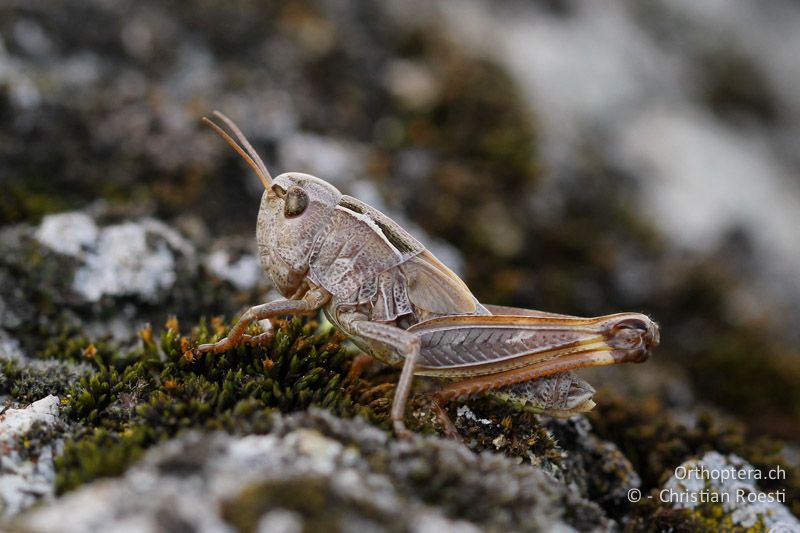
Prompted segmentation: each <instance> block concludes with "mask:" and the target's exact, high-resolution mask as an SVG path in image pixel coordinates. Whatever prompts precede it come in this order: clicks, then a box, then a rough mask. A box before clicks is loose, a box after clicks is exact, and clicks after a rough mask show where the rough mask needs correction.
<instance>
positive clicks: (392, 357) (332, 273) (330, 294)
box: [196, 112, 659, 437]
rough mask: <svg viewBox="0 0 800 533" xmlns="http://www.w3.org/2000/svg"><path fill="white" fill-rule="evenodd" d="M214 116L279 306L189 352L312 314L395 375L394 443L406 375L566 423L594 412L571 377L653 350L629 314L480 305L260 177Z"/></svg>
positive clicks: (444, 279) (305, 178) (351, 210)
mask: <svg viewBox="0 0 800 533" xmlns="http://www.w3.org/2000/svg"><path fill="white" fill-rule="evenodd" d="M214 115H215V116H216V117H218V118H219V119H220V120H222V122H224V123H225V124H226V125H227V126H228V127H229V128H230V130H231V131H232V132H233V134H234V135H235V136H236V138H237V139H238V140H239V143H237V142H236V141H234V140H233V138H232V137H231V136H230V135H228V133H226V132H225V131H224V130H223V129H222V128H221V127H220V126H218V125H217V124H216V123H214V122H212V121H211V120H209V119H208V118H204V119H203V120H204V121H205V122H206V123H208V124H209V125H210V126H211V127H212V128H213V129H214V130H215V131H216V132H217V133H218V134H219V135H220V136H222V137H223V138H224V139H225V140H226V141H227V142H228V144H230V145H231V147H233V149H234V150H236V152H237V153H238V154H239V155H240V156H241V157H242V158H243V159H244V160H245V161H246V162H247V164H248V165H250V167H251V168H252V169H253V170H254V171H255V172H256V174H257V175H258V177H259V178H260V179H261V182H262V183H263V184H264V188H265V189H266V191H265V192H264V195H263V196H262V198H261V207H260V210H259V213H258V225H257V232H256V238H257V241H258V252H259V256H260V259H261V264H262V266H263V267H264V270H265V271H266V272H267V274H268V275H269V277H270V278H271V279H272V282H273V283H274V284H275V287H276V288H277V289H278V291H280V293H281V294H282V295H283V296H284V297H285V298H283V299H280V300H276V301H273V302H269V303H266V304H263V305H257V306H255V307H251V308H250V309H248V310H247V311H246V312H245V313H244V315H242V317H241V319H240V320H239V322H237V323H236V325H235V326H234V327H233V328H232V329H231V331H230V332H229V333H228V336H227V337H225V338H224V339H222V340H220V341H219V342H216V343H214V344H203V345H200V346H198V347H197V348H196V350H197V351H198V352H213V353H219V352H224V351H226V350H229V349H230V348H232V347H234V346H236V345H237V344H239V343H242V342H252V343H256V342H260V341H262V340H266V339H268V338H269V335H270V333H264V334H261V335H258V336H255V337H253V336H249V335H246V334H245V331H246V330H247V328H248V326H249V325H250V324H251V323H252V322H253V321H256V320H263V319H267V318H271V317H275V316H278V315H286V314H295V313H309V312H313V311H316V310H319V309H322V311H323V312H324V313H325V316H326V317H327V318H328V320H330V321H331V322H332V323H333V324H334V325H335V326H336V327H337V328H338V329H340V330H341V331H342V332H344V333H345V334H346V335H347V336H348V337H349V338H350V339H352V341H353V342H354V343H355V344H356V345H357V346H359V347H360V348H361V349H363V350H364V351H365V352H367V353H368V354H369V355H371V356H373V357H375V358H376V359H379V360H381V361H383V362H385V363H388V364H390V365H396V366H402V371H401V373H400V379H399V381H398V384H397V389H396V391H395V395H394V400H393V403H392V409H391V418H392V423H393V425H394V430H395V433H396V434H397V435H398V436H403V437H405V436H408V431H407V430H406V428H405V425H404V423H403V416H404V412H405V405H406V400H407V399H408V394H409V391H410V390H411V384H412V379H413V376H414V375H421V376H433V377H437V378H440V379H442V380H443V381H444V384H443V385H442V386H441V388H439V389H438V390H437V391H436V392H435V393H434V397H435V398H436V400H437V402H441V401H446V400H449V399H453V398H461V397H466V396H471V395H475V394H481V393H491V394H494V395H496V396H498V397H500V398H504V399H506V400H511V401H514V402H517V403H520V404H523V405H527V406H529V407H531V408H533V409H534V410H538V411H540V412H543V413H547V414H551V415H555V416H569V415H571V414H575V413H579V412H583V411H588V410H589V409H591V408H592V407H593V406H594V402H593V401H592V400H591V398H592V395H593V393H594V389H593V388H592V387H591V385H589V384H588V383H586V382H585V381H584V380H582V379H581V378H579V377H577V376H576V375H574V374H573V373H572V372H571V370H574V369H577V368H583V367H588V366H600V365H610V364H615V363H626V362H636V363H640V362H643V361H645V360H646V359H647V358H648V356H649V354H650V351H651V350H652V349H653V348H655V347H656V346H657V345H658V335H659V333H658V326H656V324H655V323H654V322H653V321H652V320H650V318H648V317H647V316H645V315H642V314H638V313H617V314H613V315H607V316H600V317H596V318H580V317H575V316H568V315H557V314H552V313H544V312H541V311H533V310H528V309H519V308H512V307H500V306H492V305H484V304H481V303H480V302H479V301H478V300H477V299H476V298H475V297H474V296H473V295H472V293H471V292H470V290H469V289H468V288H467V286H466V284H465V283H464V282H463V281H462V280H461V279H460V278H459V277H458V276H457V275H456V274H454V273H453V272H452V271H451V270H450V269H449V268H447V267H446V266H445V265H443V264H442V263H441V262H440V261H439V260H438V259H436V257H434V256H433V254H431V253H430V252H429V251H428V250H426V249H425V247H424V246H423V245H422V244H420V242H419V241H417V240H416V239H415V238H414V237H412V236H411V235H409V233H408V232H406V231H405V230H404V229H403V228H401V227H400V226H399V225H398V224H397V223H395V222H394V221H392V220H391V219H390V218H389V217H387V216H386V215H384V214H383V213H381V212H379V211H378V210H377V209H374V208H372V207H370V206H369V205H367V204H365V203H364V202H361V201H359V200H357V199H356V198H352V197H350V196H346V195H343V194H342V193H340V192H339V191H338V190H337V189H336V188H335V187H334V186H333V185H331V184H329V183H328V182H326V181H324V180H322V179H320V178H317V177H314V176H310V175H308V174H300V173H297V172H287V173H285V174H281V175H280V176H277V177H275V178H272V177H271V176H270V174H269V172H268V171H267V167H266V166H265V165H264V163H263V162H262V160H261V158H259V156H258V154H256V152H255V150H254V149H253V147H252V146H251V145H250V143H249V142H248V141H247V139H246V138H245V136H244V135H243V134H242V132H241V131H240V130H239V128H237V127H236V125H235V124H234V123H233V122H232V121H231V120H230V119H229V118H228V117H226V116H225V115H223V114H222V113H219V112H214ZM440 411H441V410H440ZM442 413H443V412H442ZM449 427H450V428H452V426H449Z"/></svg>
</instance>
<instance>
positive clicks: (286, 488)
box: [222, 475, 405, 533]
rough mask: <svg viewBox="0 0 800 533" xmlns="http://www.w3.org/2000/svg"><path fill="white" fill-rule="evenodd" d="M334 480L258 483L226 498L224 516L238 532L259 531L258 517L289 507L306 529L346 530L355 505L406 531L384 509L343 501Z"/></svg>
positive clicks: (386, 525) (386, 524) (389, 528)
mask: <svg viewBox="0 0 800 533" xmlns="http://www.w3.org/2000/svg"><path fill="white" fill-rule="evenodd" d="M334 483H335V480H332V479H330V478H326V477H322V476H317V475H307V476H302V477H297V478H290V479H286V480H271V481H269V482H267V483H256V484H253V485H251V486H249V487H245V488H244V490H242V491H241V492H240V493H239V494H238V495H236V496H234V497H232V498H230V499H229V500H227V501H225V502H224V503H223V505H222V516H223V518H225V520H227V521H228V522H229V523H231V524H232V525H233V526H234V527H235V528H236V529H237V530H238V531H242V532H245V533H250V532H255V531H258V523H259V520H260V519H261V517H262V516H263V515H264V514H265V513H266V512H267V511H270V510H273V509H286V510H288V511H294V512H297V513H300V514H301V515H302V517H303V524H304V528H305V530H306V531H343V530H344V527H345V525H346V524H345V522H344V520H343V519H344V518H345V517H346V516H347V515H348V513H352V511H351V510H350V508H351V507H352V506H354V505H355V506H356V507H357V508H358V510H359V512H360V514H361V515H362V516H364V515H365V516H367V517H369V518H370V519H372V520H374V521H376V522H377V523H378V524H381V525H382V526H383V527H384V528H386V531H403V530H405V528H404V527H402V526H401V525H400V524H399V523H396V522H395V523H394V524H392V523H391V522H390V521H388V520H387V518H388V517H387V515H386V512H385V510H379V509H377V508H375V509H370V508H369V505H368V504H365V502H363V501H362V502H353V501H342V497H341V496H340V495H339V494H337V492H336V490H335V489H334V488H333V487H332V484H334Z"/></svg>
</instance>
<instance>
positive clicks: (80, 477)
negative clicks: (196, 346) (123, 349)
mask: <svg viewBox="0 0 800 533" xmlns="http://www.w3.org/2000/svg"><path fill="white" fill-rule="evenodd" d="M168 326H169V327H168V328H167V329H166V330H165V331H164V332H163V333H162V334H161V336H160V338H159V339H158V342H156V340H155V338H154V337H153V334H152V331H151V330H150V329H149V328H145V329H143V330H142V332H141V337H142V342H141V347H140V348H138V349H137V350H135V351H134V352H133V353H131V354H127V355H122V354H116V355H108V356H103V357H96V358H95V363H96V365H97V366H98V370H97V371H96V372H94V373H92V374H91V375H88V376H84V377H83V378H81V380H80V382H79V383H78V384H77V386H75V387H74V388H73V389H72V390H70V391H69V393H68V394H67V396H66V399H65V405H66V413H67V416H68V418H69V419H71V420H73V421H75V422H77V423H79V424H80V425H81V426H82V427H83V428H84V429H82V430H79V431H78V432H77V434H76V435H74V436H73V437H72V438H71V439H70V440H69V441H68V442H67V443H66V446H65V450H64V454H63V455H62V456H61V457H60V458H59V459H58V460H57V472H58V477H57V488H58V490H59V491H60V492H63V491H65V490H69V489H72V488H74V487H76V486H78V485H80V484H81V483H83V482H86V481H89V480H91V479H94V478H96V477H100V476H106V475H116V474H119V473H120V472H122V471H123V470H124V469H125V467H126V466H127V465H128V464H130V462H131V461H133V460H135V459H136V458H138V457H139V456H140V454H141V452H142V450H143V449H145V448H147V447H149V446H151V445H153V444H155V443H156V442H159V441H160V440H162V439H165V438H168V437H170V436H173V435H175V434H176V433H177V432H179V431H181V430H183V429H188V428H202V429H208V430H211V429H225V430H228V431H233V432H237V433H252V432H266V431H267V430H268V429H269V416H268V415H269V413H270V412H271V410H273V409H277V410H280V411H283V412H290V411H296V410H302V409H305V408H307V407H308V406H311V405H316V406H320V407H325V408H327V409H330V410H331V411H332V412H334V413H336V414H337V415H339V416H354V415H362V416H364V417H365V418H367V419H368V420H371V421H373V422H374V423H378V424H383V423H385V418H386V409H385V408H384V405H385V402H378V403H375V402H374V398H373V401H371V402H369V404H363V403H358V402H357V399H359V398H362V397H365V398H368V397H370V396H371V395H370V394H369V389H370V385H369V384H368V383H367V382H362V381H361V380H359V379H358V378H350V377H348V370H349V366H350V362H351V357H350V355H349V354H348V352H347V351H346V350H345V349H344V348H342V346H341V344H340V342H341V340H342V339H341V337H340V336H339V334H337V333H335V332H333V331H332V330H320V329H319V327H318V325H317V323H316V322H314V321H306V322H302V321H300V320H299V319H293V320H289V321H285V322H280V324H279V326H278V327H277V329H276V333H275V339H274V341H273V342H272V343H270V344H268V345H265V346H256V347H253V346H240V347H238V348H236V349H234V350H231V351H229V352H226V353H223V354H218V355H213V354H201V355H199V356H195V357H192V356H187V355H185V354H186V352H187V350H188V349H189V348H190V346H191V345H192V344H193V343H194V342H197V343H202V342H206V341H212V340H214V339H218V338H220V337H221V336H222V335H223V332H225V331H227V328H226V326H225V324H223V323H222V322H221V321H218V320H216V321H213V322H212V324H211V325H209V324H207V323H205V322H203V323H201V324H200V325H199V326H198V327H197V328H195V339H194V340H193V341H190V340H189V339H188V338H187V337H184V336H182V335H181V334H180V333H179V331H178V326H177V321H175V320H171V321H170V322H169V323H168ZM384 392H385V391H384ZM382 394H383V392H380V393H379V394H378V395H379V396H382ZM376 407H377V408H376ZM90 427H91V428H94V429H87V428H90Z"/></svg>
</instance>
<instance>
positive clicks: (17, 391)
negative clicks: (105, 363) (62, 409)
mask: <svg viewBox="0 0 800 533" xmlns="http://www.w3.org/2000/svg"><path fill="white" fill-rule="evenodd" d="M86 371H88V370H87V369H84V368H82V367H76V366H75V365H70V364H66V363H61V362H58V361H39V362H30V363H28V362H26V363H23V362H15V361H12V360H5V359H2V358H0V394H8V395H10V396H11V397H12V398H13V399H14V400H16V401H18V402H20V403H32V402H35V401H36V400H41V399H42V398H44V397H45V396H47V395H49V394H53V395H56V396H63V395H64V394H66V393H67V391H69V390H70V389H71V388H72V387H73V386H74V384H75V382H76V381H77V380H78V379H79V378H80V376H81V375H82V374H83V373H84V372H86Z"/></svg>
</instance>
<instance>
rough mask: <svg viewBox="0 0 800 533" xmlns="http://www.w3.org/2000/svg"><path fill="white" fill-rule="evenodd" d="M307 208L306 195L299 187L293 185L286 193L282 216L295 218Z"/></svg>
mask: <svg viewBox="0 0 800 533" xmlns="http://www.w3.org/2000/svg"><path fill="white" fill-rule="evenodd" d="M306 207H308V194H306V191H304V190H303V189H302V188H301V187H298V186H297V185H293V186H291V187H289V190H288V191H286V198H285V199H284V205H283V214H284V216H285V217H286V218H291V217H296V216H297V215H299V214H301V213H302V212H303V211H305V210H306Z"/></svg>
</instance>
